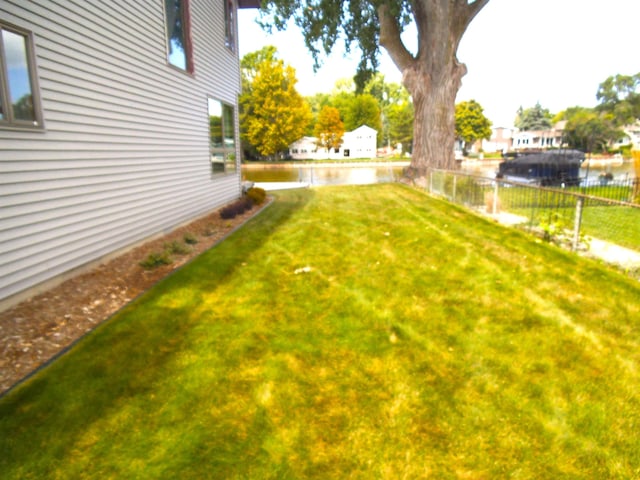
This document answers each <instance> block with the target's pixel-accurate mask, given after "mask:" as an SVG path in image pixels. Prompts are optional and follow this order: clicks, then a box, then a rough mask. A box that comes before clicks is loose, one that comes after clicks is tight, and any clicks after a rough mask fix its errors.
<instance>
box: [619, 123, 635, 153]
mask: <svg viewBox="0 0 640 480" xmlns="http://www.w3.org/2000/svg"><path fill="white" fill-rule="evenodd" d="M622 131H623V132H624V137H622V138H621V139H620V140H618V141H617V142H616V143H615V144H614V147H615V148H621V147H626V146H629V145H631V146H633V147H635V148H638V149H640V121H636V123H634V124H631V125H626V126H624V127H622Z"/></svg>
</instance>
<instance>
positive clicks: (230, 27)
mask: <svg viewBox="0 0 640 480" xmlns="http://www.w3.org/2000/svg"><path fill="white" fill-rule="evenodd" d="M224 18H225V29H224V30H225V31H224V33H225V39H226V44H227V47H229V48H231V49H232V50H233V49H234V48H235V40H234V36H235V29H236V26H235V22H234V16H233V0H224Z"/></svg>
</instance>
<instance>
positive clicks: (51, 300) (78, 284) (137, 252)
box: [0, 207, 262, 394]
mask: <svg viewBox="0 0 640 480" xmlns="http://www.w3.org/2000/svg"><path fill="white" fill-rule="evenodd" d="M261 208H262V207H253V209H251V210H249V211H247V212H245V213H244V214H242V215H239V216H237V217H235V218H233V219H230V220H224V219H222V218H220V213H219V210H218V211H216V212H213V213H211V214H209V215H207V216H206V217H203V218H200V219H198V220H196V221H194V222H192V223H190V224H188V225H186V226H182V227H180V228H177V229H176V230H174V231H172V232H171V233H169V234H167V235H164V236H162V237H161V238H157V239H154V240H152V241H149V242H146V243H144V244H142V245H140V246H137V247H135V248H133V249H131V250H129V251H127V252H125V253H123V254H122V255H119V256H117V257H115V258H113V259H110V260H108V261H106V262H104V263H102V264H100V265H97V266H96V267H95V268H91V269H90V270H89V271H86V272H85V273H81V274H79V275H77V276H74V277H73V278H71V279H69V280H66V281H65V282H63V283H61V284H59V285H57V286H55V287H53V288H51V289H49V290H47V291H45V292H43V293H40V294H38V295H35V296H33V297H32V298H29V299H27V300H25V301H23V302H21V303H19V304H17V305H15V306H13V307H11V308H9V309H6V310H4V311H0V394H2V393H4V392H6V391H7V390H8V389H9V388H11V387H12V386H13V385H15V384H16V383H18V382H19V381H20V380H22V379H23V378H25V377H26V376H28V375H29V374H30V373H31V372H33V371H34V370H36V369H37V368H38V367H40V366H41V365H43V364H44V363H46V362H47V361H49V360H50V359H51V358H53V357H55V356H56V355H57V354H58V353H60V352H61V351H62V350H64V349H65V348H66V347H68V346H69V345H71V344H72V343H73V342H75V341H76V340H77V339H79V338H80V337H82V336H83V335H84V334H85V333H87V332H89V331H91V330H92V329H93V328H95V327H96V326H97V325H98V324H100V323H101V322H103V321H104V320H106V319H107V318H109V317H110V316H111V315H113V314H114V313H115V312H116V311H118V310H119V309H121V308H122V307H123V306H124V305H126V304H127V303H128V302H130V301H131V300H133V299H134V298H136V297H137V296H138V295H140V294H141V293H142V292H144V291H145V290H147V289H148V288H149V287H151V286H152V285H154V284H155V283H156V282H158V281H159V280H161V279H163V278H164V277H166V276H167V275H169V274H170V273H171V272H173V271H174V270H175V269H177V268H179V267H180V266H182V265H184V264H185V263H187V262H188V261H189V260H191V259H192V258H194V257H196V256H197V255H199V254H200V253H202V252H204V251H205V250H207V249H209V248H211V247H212V246H213V245H215V244H216V243H218V242H219V241H220V240H222V239H223V238H224V237H226V236H227V235H228V234H229V233H231V232H232V231H233V230H235V229H236V228H238V227H239V226H240V225H242V224H243V223H244V222H246V221H247V220H248V219H249V218H251V217H252V216H254V215H255V214H256V213H258V212H259V211H260V210H261ZM185 239H188V240H189V241H190V242H194V241H197V243H193V244H189V243H187V242H185ZM173 242H177V243H178V244H180V245H187V246H188V247H189V252H188V253H180V254H176V253H174V254H172V255H171V257H172V259H173V263H171V264H170V265H160V266H158V267H156V268H153V269H145V268H143V267H141V266H140V262H141V261H143V260H145V259H147V258H148V256H149V254H152V253H160V252H162V251H163V250H164V249H165V247H166V245H168V244H171V243H173Z"/></svg>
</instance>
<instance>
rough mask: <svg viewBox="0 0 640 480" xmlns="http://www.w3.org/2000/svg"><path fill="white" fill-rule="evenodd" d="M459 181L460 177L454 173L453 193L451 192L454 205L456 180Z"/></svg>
mask: <svg viewBox="0 0 640 480" xmlns="http://www.w3.org/2000/svg"><path fill="white" fill-rule="evenodd" d="M457 179H458V176H457V175H456V174H455V173H454V174H453V192H451V194H452V196H453V200H452V202H454V203H455V201H456V180H457Z"/></svg>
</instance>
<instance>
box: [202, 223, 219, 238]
mask: <svg viewBox="0 0 640 480" xmlns="http://www.w3.org/2000/svg"><path fill="white" fill-rule="evenodd" d="M216 232H217V230H216V227H215V226H213V225H207V226H206V227H205V228H204V231H203V232H202V234H203V235H204V236H205V237H211V236H213V235H215V234H216Z"/></svg>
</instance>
